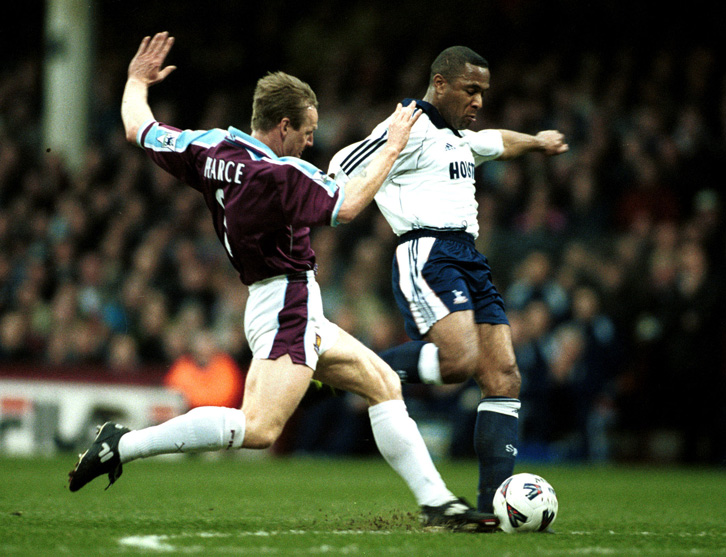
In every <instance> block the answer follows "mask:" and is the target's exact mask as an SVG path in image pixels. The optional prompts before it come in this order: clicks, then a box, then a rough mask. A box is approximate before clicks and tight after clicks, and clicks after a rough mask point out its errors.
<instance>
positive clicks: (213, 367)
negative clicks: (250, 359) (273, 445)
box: [164, 329, 245, 409]
mask: <svg viewBox="0 0 726 557" xmlns="http://www.w3.org/2000/svg"><path fill="white" fill-rule="evenodd" d="M190 337H191V346H190V350H189V351H188V352H187V353H185V354H184V355H182V356H180V357H179V358H177V360H176V361H174V363H172V365H171V367H170V368H169V371H168V372H167V374H166V376H165V377H164V384H165V385H166V386H168V387H171V388H172V389H175V390H177V391H180V392H181V393H182V394H183V395H184V398H185V399H186V401H187V405H188V407H189V408H190V409H191V408H197V407H199V406H225V407H227V408H239V407H240V406H241V404H242V394H243V392H244V379H245V376H244V373H243V372H242V370H241V369H240V368H239V366H238V365H237V363H236V362H235V361H234V360H233V359H232V358H231V357H230V356H229V355H228V354H226V353H225V352H223V351H222V350H221V348H220V346H219V343H218V342H217V339H216V338H215V335H214V333H213V332H212V331H210V330H208V329H202V330H200V331H196V332H194V333H193V334H192V335H190Z"/></svg>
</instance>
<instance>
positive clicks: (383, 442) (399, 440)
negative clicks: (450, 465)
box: [368, 400, 456, 506]
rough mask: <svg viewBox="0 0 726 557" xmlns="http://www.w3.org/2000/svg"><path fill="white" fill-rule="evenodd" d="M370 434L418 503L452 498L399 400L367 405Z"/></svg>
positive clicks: (423, 503) (436, 503) (436, 504)
mask: <svg viewBox="0 0 726 557" xmlns="http://www.w3.org/2000/svg"><path fill="white" fill-rule="evenodd" d="M368 415H369V416H370V419H371V427H372V429H373V437H374V439H375V440H376V445H377V446H378V450H379V451H380V452H381V454H382V455H383V458H385V459H386V462H388V464H390V466H391V467H392V468H393V469H394V470H395V471H396V472H398V475H399V476H401V477H402V478H403V479H404V480H405V482H406V483H407V484H408V487H409V488H410V489H411V491H413V495H414V497H415V498H416V502H417V503H418V504H419V505H429V506H438V505H443V504H444V503H447V502H449V501H451V500H452V499H456V497H455V496H454V495H453V494H452V493H451V492H450V491H449V490H448V489H447V487H446V484H444V480H442V479H441V475H440V474H439V472H438V470H436V467H435V466H434V463H433V461H432V460H431V455H429V451H428V449H427V448H426V444H425V443H424V440H423V438H422V437H421V434H420V433H419V431H418V427H417V426H416V422H414V421H413V420H412V419H411V417H410V416H409V415H408V410H406V405H405V404H404V402H403V401H402V400H388V401H386V402H381V403H379V404H376V405H375V406H371V407H370V408H368Z"/></svg>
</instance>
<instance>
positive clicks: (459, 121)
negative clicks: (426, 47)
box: [434, 64, 490, 130]
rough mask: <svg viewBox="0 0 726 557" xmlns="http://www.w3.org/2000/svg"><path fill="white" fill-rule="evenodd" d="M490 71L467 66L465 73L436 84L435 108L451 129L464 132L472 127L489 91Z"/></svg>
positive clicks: (441, 80)
mask: <svg viewBox="0 0 726 557" xmlns="http://www.w3.org/2000/svg"><path fill="white" fill-rule="evenodd" d="M489 77H490V76H489V69H488V68H482V67H480V66H474V65H473V64H466V66H465V69H464V73H463V74H462V75H460V76H457V77H455V78H452V79H451V80H446V79H444V78H443V77H441V79H440V81H439V82H438V83H436V78H434V79H435V85H436V93H437V95H436V103H435V106H436V108H437V109H438V111H439V112H440V113H441V116H443V117H444V120H446V121H447V122H448V123H449V125H451V127H453V128H455V129H457V130H463V129H466V128H469V127H471V125H472V124H473V123H474V121H475V120H476V113H477V112H478V111H479V109H480V108H481V107H482V102H483V95H484V92H485V91H486V90H487V89H489Z"/></svg>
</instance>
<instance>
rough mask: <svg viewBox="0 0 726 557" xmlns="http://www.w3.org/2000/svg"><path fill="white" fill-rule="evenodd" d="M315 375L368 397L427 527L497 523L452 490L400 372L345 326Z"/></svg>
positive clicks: (379, 441)
mask: <svg viewBox="0 0 726 557" xmlns="http://www.w3.org/2000/svg"><path fill="white" fill-rule="evenodd" d="M315 378H316V379H318V380H320V381H323V382H325V383H326V384H328V385H331V386H332V387H335V388H338V389H343V390H347V391H350V392H353V393H356V394H359V395H360V396H362V397H363V398H365V399H366V400H367V401H368V404H369V405H370V407H369V410H368V412H369V415H370V419H371V427H372V429H373V436H374V438H375V440H376V445H377V446H378V449H379V451H380V452H381V454H382V455H383V457H384V458H385V459H386V461H387V462H388V463H389V464H390V466H391V467H392V468H393V469H394V470H395V471H396V472H397V473H398V474H399V475H400V476H401V477H402V478H403V479H404V481H405V482H406V483H407V484H408V486H409V488H410V489H411V491H412V492H413V494H414V497H415V498H416V501H417V502H418V504H419V505H420V506H421V510H422V512H421V517H422V522H423V524H424V525H425V526H427V527H444V528H454V529H475V530H483V531H491V530H493V529H495V528H496V527H497V526H498V524H499V521H498V520H497V518H496V517H495V516H494V515H492V514H484V513H477V512H476V511H475V510H474V509H472V508H471V507H470V506H469V505H468V504H467V503H466V502H465V501H464V500H462V499H459V498H457V497H455V496H454V495H453V494H452V493H451V492H450V491H449V490H448V488H447V487H446V485H445V483H444V481H443V480H442V479H441V476H440V474H439V472H438V471H437V470H436V467H435V466H434V464H433V462H432V461H431V456H430V455H429V452H428V449H427V448H426V445H425V443H424V441H423V438H422V437H421V434H420V433H419V431H418V427H417V426H416V424H415V422H414V421H413V420H412V419H411V417H410V416H409V415H408V411H407V410H406V406H405V404H404V402H403V399H402V396H401V384H400V380H399V378H398V375H396V373H395V372H394V371H393V370H392V369H391V368H390V367H389V366H388V365H387V364H386V363H385V362H384V361H383V360H382V359H381V358H380V357H379V356H377V355H376V354H375V353H374V352H373V351H371V350H369V349H368V348H366V347H365V346H363V344H361V343H360V342H359V341H357V340H356V339H354V338H353V337H351V336H350V335H348V334H347V333H345V332H344V331H341V333H340V338H339V339H338V341H337V342H336V344H335V345H334V346H333V347H332V348H330V349H329V350H328V351H326V352H325V353H324V354H323V355H322V356H321V357H320V361H319V363H318V369H317V371H316V373H315Z"/></svg>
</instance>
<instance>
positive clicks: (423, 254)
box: [329, 46, 568, 512]
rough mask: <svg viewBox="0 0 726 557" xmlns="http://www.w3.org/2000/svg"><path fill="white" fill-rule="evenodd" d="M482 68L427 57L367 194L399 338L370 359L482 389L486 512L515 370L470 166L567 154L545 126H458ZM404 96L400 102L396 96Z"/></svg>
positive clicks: (370, 146)
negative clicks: (393, 143) (400, 144)
mask: <svg viewBox="0 0 726 557" xmlns="http://www.w3.org/2000/svg"><path fill="white" fill-rule="evenodd" d="M489 79H490V72H489V65H488V63H487V61H486V60H485V59H484V58H482V57H481V56H479V55H478V54H477V53H476V52H474V51H472V50H471V49H470V48H467V47H464V46H454V47H450V48H447V49H446V50H444V51H443V52H442V53H441V54H440V55H439V56H438V57H437V58H436V59H435V60H434V62H433V64H432V65H431V73H430V75H429V85H428V90H427V91H426V95H425V96H424V98H423V99H421V100H415V102H416V106H418V107H419V108H420V109H421V110H422V111H423V115H422V116H421V118H420V119H419V121H418V122H417V123H416V124H415V125H414V127H413V129H412V130H411V136H410V138H409V141H408V144H407V145H406V147H405V148H404V149H403V151H402V152H401V154H400V156H399V157H398V159H397V160H396V162H395V163H394V165H393V168H392V170H391V172H390V173H389V174H388V177H387V178H386V180H385V182H384V184H383V186H382V187H381V189H380V191H379V192H378V193H377V194H376V196H375V200H376V203H377V204H378V207H379V208H380V210H381V213H383V215H384V216H385V218H386V220H387V221H388V223H389V224H390V225H391V228H392V229H393V231H394V232H395V233H396V234H397V235H398V237H399V245H398V248H397V250H396V253H395V259H394V262H393V290H394V295H395V297H396V301H397V303H398V307H399V309H400V311H401V313H402V314H403V317H404V320H405V325H406V332H407V333H408V335H409V337H410V338H411V339H413V340H412V341H411V342H408V343H406V344H403V345H401V346H397V347H394V348H392V349H390V350H388V351H386V352H384V353H383V354H381V356H382V357H383V359H384V360H385V361H386V362H387V363H388V364H390V365H391V367H393V369H394V370H396V371H397V372H398V373H399V375H400V376H401V379H402V380H403V381H407V382H409V383H431V384H443V383H461V382H463V381H466V380H467V379H469V378H470V377H474V379H475V380H476V381H477V383H478V385H479V387H480V388H481V392H482V399H481V402H480V403H479V406H478V412H477V419H476V431H475V435H474V447H475V450H476V453H477V456H478V458H479V489H478V492H479V499H478V508H479V510H480V511H484V512H491V511H492V499H493V497H494V492H495V490H496V488H497V487H498V486H499V484H500V483H501V482H502V481H504V480H505V479H506V478H507V477H509V476H510V475H511V474H512V471H513V469H514V459H515V456H516V454H517V415H518V411H519V408H520V402H519V400H518V396H519V388H520V375H519V370H518V368H517V363H516V361H515V358H514V349H513V347H512V339H511V333H510V330H509V322H508V320H507V316H506V314H505V311H504V302H503V300H502V297H501V296H500V294H499V292H497V289H496V288H495V286H494V284H493V282H492V276H491V270H490V268H489V263H488V261H487V259H486V257H484V256H483V255H482V254H480V253H478V252H477V250H476V249H475V246H474V241H475V239H476V237H477V235H478V232H479V225H478V220H477V202H476V188H475V180H474V169H475V168H476V166H478V165H479V164H481V163H483V162H485V161H488V160H494V159H497V160H503V159H511V158H514V157H518V156H520V155H522V154H524V153H528V152H532V151H538V152H541V153H544V154H546V155H557V154H560V153H564V152H566V151H567V150H568V146H567V144H565V143H564V138H563V135H562V134H561V133H560V132H558V131H555V130H547V131H541V132H539V133H538V134H537V135H534V136H533V135H528V134H524V133H518V132H514V131H510V130H483V131H479V132H472V131H470V130H468V129H467V128H469V127H470V126H471V125H472V124H473V123H474V121H475V119H476V115H477V112H478V111H479V109H480V108H481V106H482V102H483V97H484V94H485V93H486V90H487V89H488V88H489ZM409 102H411V99H408V100H406V101H404V103H405V104H407V103H409ZM387 125H388V120H385V121H384V122H382V123H381V124H379V125H378V126H377V127H376V128H375V129H374V130H373V132H372V133H371V134H370V135H369V136H368V138H366V139H365V140H363V141H360V142H358V143H355V144H353V145H349V146H348V147H346V148H344V149H342V150H341V151H340V152H339V153H337V154H336V155H335V156H334V157H333V160H332V161H331V164H330V168H329V174H330V175H331V176H335V178H336V180H337V181H339V182H344V181H345V179H353V178H355V177H356V176H359V175H361V173H363V172H365V169H366V168H367V164H368V163H369V161H372V160H374V157H375V156H376V153H378V152H379V150H380V149H381V148H382V147H383V145H384V144H385V143H384V139H385V130H386V126H387Z"/></svg>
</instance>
